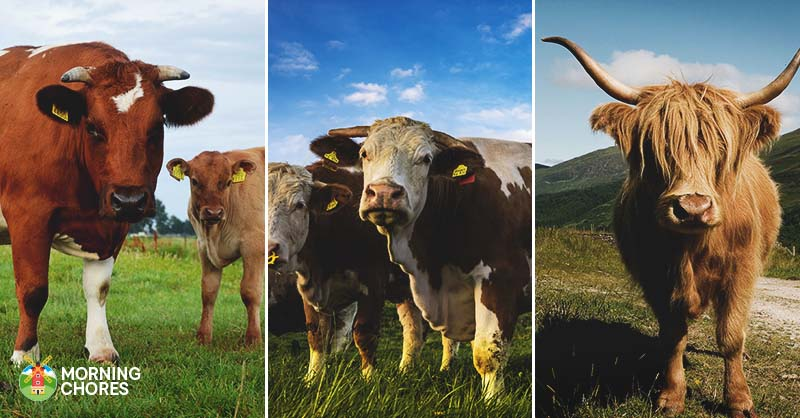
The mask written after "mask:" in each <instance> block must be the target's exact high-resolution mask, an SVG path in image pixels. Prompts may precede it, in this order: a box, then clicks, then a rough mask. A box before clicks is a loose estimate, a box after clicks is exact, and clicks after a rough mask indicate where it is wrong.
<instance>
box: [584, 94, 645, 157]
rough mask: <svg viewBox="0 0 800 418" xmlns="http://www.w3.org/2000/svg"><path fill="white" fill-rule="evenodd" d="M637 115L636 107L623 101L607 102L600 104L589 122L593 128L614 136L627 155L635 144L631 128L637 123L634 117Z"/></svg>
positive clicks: (626, 155)
mask: <svg viewBox="0 0 800 418" xmlns="http://www.w3.org/2000/svg"><path fill="white" fill-rule="evenodd" d="M635 116H636V108H634V107H631V106H628V105H626V104H623V103H606V104H604V105H600V106H598V107H597V108H596V109H595V110H594V111H592V115H591V116H590V117H589V124H590V125H591V126H592V130H593V131H595V132H597V131H603V132H605V133H606V134H608V135H609V136H610V137H612V138H614V141H616V143H617V146H618V147H619V148H620V150H622V153H623V154H624V155H625V157H626V158H627V157H628V154H630V151H631V148H632V146H633V137H631V132H632V131H633V130H632V129H631V128H632V127H633V126H634V124H635V120H633V118H634V117H635Z"/></svg>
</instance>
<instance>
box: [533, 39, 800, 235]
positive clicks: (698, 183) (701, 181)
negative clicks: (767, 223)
mask: <svg viewBox="0 0 800 418" xmlns="http://www.w3.org/2000/svg"><path fill="white" fill-rule="evenodd" d="M543 41H545V42H554V43H557V44H559V45H562V46H564V47H566V48H567V49H568V50H569V51H570V52H572V54H573V55H574V56H575V57H576V58H577V59H578V61H579V62H580V63H581V65H582V66H583V68H584V69H585V70H586V72H587V73H588V74H589V75H590V76H591V77H592V79H594V81H595V82H596V83H597V85H598V86H599V87H600V88H601V89H603V90H604V91H605V92H606V93H608V94H609V95H610V96H611V97H613V98H615V99H617V100H619V101H621V102H623V103H609V104H605V105H602V106H599V107H598V108H597V109H595V110H594V112H592V115H591V118H590V123H591V125H592V129H593V130H595V131H603V132H605V133H607V134H608V135H610V136H611V137H613V138H614V139H615V141H616V143H617V146H618V147H619V148H620V150H621V151H622V153H623V155H624V157H625V159H626V160H627V162H628V166H629V168H630V171H629V175H628V183H627V185H628V187H630V188H638V189H639V190H643V191H645V193H646V194H647V196H649V197H648V199H652V206H653V207H654V208H655V214H654V215H655V217H656V220H657V221H658V222H659V224H661V225H662V226H664V227H666V228H668V229H670V230H672V231H675V232H679V233H702V232H704V231H707V230H708V229H709V228H711V227H713V226H715V225H717V224H719V223H720V222H721V221H722V219H723V215H724V213H725V209H726V208H725V207H723V206H724V205H725V203H724V202H725V200H730V199H725V198H724V197H726V196H728V197H730V196H731V194H732V193H733V188H734V186H735V185H736V183H737V179H738V178H739V176H740V175H741V174H742V173H741V172H742V170H741V169H740V168H741V167H742V163H743V162H744V161H745V160H746V159H748V158H752V157H753V156H755V155H756V154H757V153H758V152H759V150H761V149H762V148H763V147H764V146H765V145H767V144H769V143H770V142H771V141H772V140H774V139H775V138H776V137H777V136H778V132H779V129H780V115H779V114H778V112H777V111H775V110H774V109H772V108H771V107H768V106H765V104H766V103H768V102H769V101H771V100H772V99H774V98H775V97H777V96H778V95H779V94H780V93H781V92H782V91H783V90H784V89H785V88H786V87H787V86H788V85H789V82H790V81H791V79H792V77H793V76H794V74H795V72H796V71H797V68H798V65H800V51H798V52H797V54H795V56H794V59H793V60H792V61H791V62H790V63H789V65H788V66H787V67H786V69H785V70H784V71H783V72H782V73H781V74H780V75H779V76H778V78H776V79H775V80H774V81H773V82H772V83H770V84H768V85H767V86H766V87H764V88H763V89H761V90H759V91H756V92H753V93H749V94H739V93H736V92H733V91H730V90H725V89H720V88H716V87H713V86H711V85H708V84H706V83H697V84H687V83H683V82H678V81H674V80H673V81H671V82H670V83H668V84H664V85H655V86H648V87H643V88H634V87H630V86H627V85H625V84H623V83H622V82H620V81H618V80H616V79H614V78H613V77H612V76H611V75H610V74H609V73H608V72H606V71H605V70H604V69H603V68H602V67H601V66H600V65H599V64H598V63H597V62H595V61H594V60H593V59H592V58H591V57H590V56H589V55H588V54H587V53H586V52H585V51H584V50H583V49H581V48H580V47H579V46H578V45H576V44H575V43H573V42H572V41H570V40H568V39H564V38H559V37H554V38H545V39H543ZM733 198H735V197H733Z"/></svg>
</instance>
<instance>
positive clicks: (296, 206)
mask: <svg viewBox="0 0 800 418" xmlns="http://www.w3.org/2000/svg"><path fill="white" fill-rule="evenodd" d="M268 176H269V188H268V190H269V208H268V215H267V217H268V220H269V238H268V253H269V256H270V258H273V266H274V268H275V270H276V271H282V272H296V273H297V289H298V291H299V293H300V294H301V295H302V298H303V305H304V310H305V314H306V323H307V327H308V343H309V349H310V360H309V365H308V372H307V374H306V376H305V381H306V382H311V381H313V379H314V378H315V377H317V376H319V373H320V371H321V370H322V367H323V366H324V362H325V359H326V357H327V355H328V354H329V353H331V352H337V351H341V350H342V349H344V347H345V345H346V343H347V341H348V340H349V334H350V332H352V334H353V339H354V341H355V344H356V347H357V348H358V350H359V354H360V356H361V371H362V374H363V376H365V377H367V378H369V377H370V376H371V375H372V373H373V371H374V369H375V354H376V350H377V346H378V335H379V331H380V320H381V312H382V309H383V304H384V300H385V299H388V300H390V301H392V302H395V303H396V304H397V305H396V308H397V314H398V317H399V319H400V322H401V324H402V327H403V353H402V357H401V360H400V370H401V371H407V370H408V369H409V368H411V367H412V366H413V364H414V363H415V362H416V360H417V357H418V355H419V353H420V350H421V349H422V345H423V342H424V336H425V335H424V334H425V331H426V330H427V329H426V328H424V327H423V322H422V316H421V314H420V312H419V310H418V309H417V308H416V306H415V305H414V303H413V301H412V300H411V297H410V296H411V295H410V294H409V288H408V279H407V278H406V276H405V274H404V273H403V272H402V271H400V270H399V269H398V268H397V267H396V266H394V265H393V264H392V263H391V262H389V260H388V257H387V256H386V252H385V250H383V243H382V238H381V237H380V236H379V235H378V234H377V233H375V231H373V230H371V228H370V227H369V226H368V225H367V224H365V223H364V222H362V221H361V220H360V219H359V218H358V215H357V207H356V202H357V200H355V199H353V191H355V192H356V197H358V196H357V194H358V193H360V190H361V174H360V173H352V172H349V171H347V170H344V169H343V170H338V169H337V168H336V167H335V166H334V165H331V164H328V163H325V162H324V161H318V162H316V163H314V164H311V165H310V166H308V167H300V166H293V165H289V164H285V163H270V166H269V174H268ZM271 271H272V270H271ZM273 318H274V317H273ZM275 320H277V319H272V320H271V321H275ZM442 345H443V352H442V363H441V368H440V369H441V370H447V369H448V368H449V367H450V364H451V362H452V359H453V355H454V354H455V352H456V350H457V349H458V345H457V343H454V342H453V341H450V340H448V339H446V338H443V339H442Z"/></svg>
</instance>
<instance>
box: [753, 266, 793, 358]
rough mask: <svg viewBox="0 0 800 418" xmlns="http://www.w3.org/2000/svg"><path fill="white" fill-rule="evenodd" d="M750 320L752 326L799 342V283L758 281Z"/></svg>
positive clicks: (773, 280)
mask: <svg viewBox="0 0 800 418" xmlns="http://www.w3.org/2000/svg"><path fill="white" fill-rule="evenodd" d="M750 318H751V319H752V322H753V325H756V326H758V325H763V326H766V328H767V329H769V330H777V331H783V332H785V333H786V334H788V335H789V336H790V337H791V338H792V340H794V341H795V342H796V343H797V342H800V281H795V280H783V279H773V278H769V277H762V278H760V279H758V282H756V294H755V299H753V306H752V308H751V313H750ZM757 328H758V327H757Z"/></svg>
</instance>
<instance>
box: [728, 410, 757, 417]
mask: <svg viewBox="0 0 800 418" xmlns="http://www.w3.org/2000/svg"><path fill="white" fill-rule="evenodd" d="M728 416H729V417H730V418H758V415H756V409H755V408H750V409H747V410H744V411H742V410H740V409H731V411H730V413H728Z"/></svg>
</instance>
